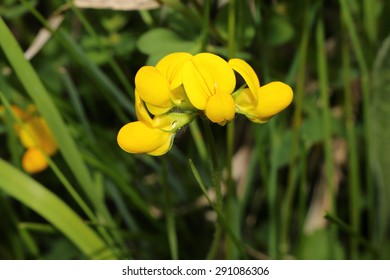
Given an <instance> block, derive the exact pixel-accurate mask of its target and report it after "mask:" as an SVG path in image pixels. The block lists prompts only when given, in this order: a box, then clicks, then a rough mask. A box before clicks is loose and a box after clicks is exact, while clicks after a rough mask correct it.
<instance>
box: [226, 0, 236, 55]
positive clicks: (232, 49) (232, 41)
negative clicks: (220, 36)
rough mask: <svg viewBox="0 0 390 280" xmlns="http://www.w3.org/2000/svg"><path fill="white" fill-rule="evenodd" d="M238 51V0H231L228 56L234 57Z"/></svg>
mask: <svg viewBox="0 0 390 280" xmlns="http://www.w3.org/2000/svg"><path fill="white" fill-rule="evenodd" d="M235 53H236V1H235V0H230V1H229V17H228V57H229V58H233V57H234V56H235Z"/></svg>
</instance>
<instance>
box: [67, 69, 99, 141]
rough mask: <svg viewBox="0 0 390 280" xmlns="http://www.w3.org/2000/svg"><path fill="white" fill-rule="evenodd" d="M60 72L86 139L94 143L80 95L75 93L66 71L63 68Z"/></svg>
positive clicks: (74, 87) (75, 90)
mask: <svg viewBox="0 0 390 280" xmlns="http://www.w3.org/2000/svg"><path fill="white" fill-rule="evenodd" d="M60 72H61V74H62V75H61V77H62V80H63V83H64V86H65V88H66V89H67V91H68V93H69V96H70V100H71V102H72V104H73V108H74V109H75V111H76V114H77V116H78V118H79V120H80V122H81V124H82V126H83V127H84V131H85V133H86V135H87V137H88V138H89V139H90V140H91V141H95V140H96V139H95V136H94V135H93V132H92V129H91V126H90V125H89V122H88V119H87V115H86V114H85V110H84V107H83V104H82V102H81V99H80V95H79V93H78V92H77V89H76V86H75V85H74V83H73V80H72V78H71V77H70V75H69V73H68V71H67V70H66V69H65V68H63V69H61V71H60Z"/></svg>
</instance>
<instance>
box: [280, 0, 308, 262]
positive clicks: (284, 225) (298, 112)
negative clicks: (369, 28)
mask: <svg viewBox="0 0 390 280" xmlns="http://www.w3.org/2000/svg"><path fill="white" fill-rule="evenodd" d="M313 13H314V12H313ZM302 16H303V22H302V25H303V27H302V38H301V42H300V47H299V58H300V62H299V70H298V77H297V86H296V90H295V97H294V102H295V110H294V115H293V139H292V143H291V156H290V164H289V173H288V181H287V190H286V194H285V196H284V199H283V205H282V221H281V229H280V233H281V234H280V237H281V240H280V250H281V253H282V255H284V254H287V253H288V252H289V250H290V243H289V239H288V232H289V227H290V219H291V213H292V209H291V208H292V202H293V198H294V194H295V184H296V183H295V180H296V179H295V177H296V172H297V171H296V170H295V167H296V160H297V155H298V152H299V140H300V137H299V133H300V129H299V128H300V126H301V123H302V107H303V95H304V91H305V80H306V59H307V50H308V42H309V31H310V24H309V4H308V1H307V0H306V1H305V3H304V10H303V15H302Z"/></svg>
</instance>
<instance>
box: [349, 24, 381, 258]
mask: <svg viewBox="0 0 390 280" xmlns="http://www.w3.org/2000/svg"><path fill="white" fill-rule="evenodd" d="M342 30H343V31H344V29H342ZM343 38H345V36H343ZM341 47H342V50H341V51H342V74H343V81H344V84H343V91H344V110H345V127H346V134H347V135H346V136H347V144H348V145H347V146H348V178H349V180H348V186H349V198H350V202H349V217H350V218H349V219H350V224H351V227H352V229H353V230H354V231H355V232H357V231H358V229H359V227H360V225H359V223H360V221H359V213H360V184H359V169H360V167H359V159H358V154H357V151H358V150H357V144H356V128H355V123H354V116H353V108H352V104H353V101H352V90H351V85H350V81H351V69H350V50H349V47H348V42H347V39H346V38H345V39H344V40H342V46H341ZM373 209H375V208H373ZM357 246H358V244H357V240H356V238H354V237H351V239H350V255H351V258H352V259H356V258H357Z"/></svg>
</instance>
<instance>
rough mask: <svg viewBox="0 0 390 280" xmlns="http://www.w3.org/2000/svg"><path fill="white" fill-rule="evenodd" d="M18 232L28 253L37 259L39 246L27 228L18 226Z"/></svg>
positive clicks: (39, 253)
mask: <svg viewBox="0 0 390 280" xmlns="http://www.w3.org/2000/svg"><path fill="white" fill-rule="evenodd" d="M19 234H20V238H21V240H22V241H23V243H24V244H25V245H26V247H27V249H28V251H29V252H30V254H31V255H32V256H33V257H34V259H39V258H40V257H39V256H40V255H41V252H40V250H39V247H38V245H37V244H36V242H35V240H34V238H33V237H32V236H31V234H30V233H29V231H28V229H26V228H21V227H19Z"/></svg>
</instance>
